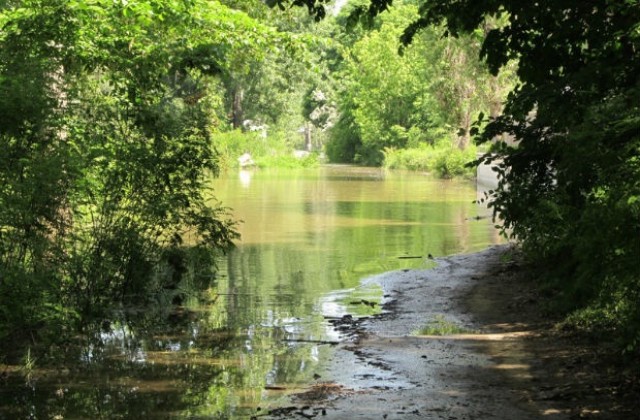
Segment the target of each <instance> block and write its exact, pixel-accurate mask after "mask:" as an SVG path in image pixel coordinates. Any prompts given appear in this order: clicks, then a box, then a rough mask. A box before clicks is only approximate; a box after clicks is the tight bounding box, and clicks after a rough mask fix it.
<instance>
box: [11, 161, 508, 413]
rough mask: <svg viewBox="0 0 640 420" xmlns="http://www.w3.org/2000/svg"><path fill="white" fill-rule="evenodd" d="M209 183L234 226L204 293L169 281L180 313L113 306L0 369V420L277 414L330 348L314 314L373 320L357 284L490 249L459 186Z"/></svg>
mask: <svg viewBox="0 0 640 420" xmlns="http://www.w3.org/2000/svg"><path fill="white" fill-rule="evenodd" d="M213 187H214V190H215V194H216V196H217V198H219V199H220V200H221V201H222V202H223V203H224V204H225V205H227V206H230V207H232V208H233V209H234V215H235V217H236V218H237V219H240V220H243V221H244V222H243V223H242V224H241V225H240V233H241V234H242V240H241V241H240V242H239V243H238V247H237V248H236V249H235V250H233V251H232V252H231V253H230V254H229V255H228V256H227V257H226V258H225V259H224V260H223V261H221V262H220V264H219V265H220V266H219V269H220V271H219V274H218V276H217V278H216V279H215V281H214V283H213V286H212V287H208V288H206V289H204V290H202V289H201V288H199V287H197V286H195V285H193V286H189V285H183V286H182V287H183V289H184V290H183V292H184V294H185V295H186V299H185V301H184V305H183V306H181V307H176V306H172V305H170V304H168V303H164V304H158V305H156V306H153V309H145V310H140V309H138V310H133V309H130V308H129V309H124V308H119V309H118V311H117V312H114V317H113V319H112V320H102V321H100V322H97V323H96V325H95V326H94V328H90V327H88V328H87V329H86V331H85V332H84V333H83V334H81V335H80V336H78V335H75V336H72V337H70V338H69V339H68V340H67V343H66V344H64V345H63V344H60V345H57V346H53V347H52V348H51V349H50V351H49V353H48V354H47V355H45V356H42V357H41V358H40V359H38V360H37V361H36V363H35V367H33V368H32V369H31V370H30V371H29V375H27V374H26V372H25V369H24V367H23V368H19V367H16V366H4V367H3V366H2V365H0V371H3V372H4V374H3V379H2V380H1V381H0V418H28V417H33V418H55V416H59V417H58V418H74V417H75V418H87V417H97V418H129V417H139V418H153V417H159V418H166V417H199V416H202V417H208V418H247V417H249V416H251V415H254V414H256V413H257V412H258V411H257V410H258V407H260V408H261V409H262V410H267V409H268V408H269V407H270V406H274V405H277V404H278V402H279V401H280V400H281V398H282V396H283V391H280V390H274V389H272V388H274V387H276V388H278V389H280V388H284V389H290V390H295V389H299V388H300V387H302V386H304V384H308V383H310V382H312V381H313V378H314V374H315V373H316V372H317V371H319V370H320V369H321V367H322V364H323V363H324V361H326V360H327V359H328V358H329V357H330V352H331V348H330V346H327V345H322V344H319V343H321V342H325V341H333V340H338V339H340V336H339V333H338V332H336V331H335V330H334V329H333V328H331V326H330V325H329V324H328V323H327V322H326V319H325V317H340V316H342V315H344V314H347V313H348V314H352V315H354V316H366V315H371V314H372V313H375V312H376V311H379V305H376V303H379V302H380V299H381V290H380V289H378V288H376V287H375V286H371V285H366V286H365V285H363V283H361V280H362V279H364V278H366V277H367V276H369V275H372V274H376V273H380V272H383V271H389V270H396V269H405V268H423V267H428V266H429V264H430V261H429V260H427V259H426V258H425V256H426V255H427V254H429V253H431V254H433V255H447V254H452V253H460V252H470V251H474V250H478V249H481V248H483V247H485V246H486V245H487V244H489V243H491V242H492V241H494V240H495V236H494V235H495V233H494V230H493V228H492V226H491V224H490V222H489V221H488V220H486V219H484V220H480V221H478V220H476V219H475V218H476V216H478V215H480V216H485V215H486V214H487V212H486V210H485V209H482V208H479V207H477V206H476V205H474V204H472V201H473V200H474V199H475V189H474V188H473V185H470V184H469V183H468V182H464V181H439V180H433V179H431V178H428V177H425V176H421V175H417V174H411V173H386V172H384V171H381V170H379V169H371V168H353V167H339V166H338V167H323V168H319V169H313V170H304V171H296V172H291V171H266V170H256V171H254V172H245V171H241V172H240V174H239V175H238V174H230V175H229V176H227V177H224V178H221V179H218V180H215V181H214V182H213ZM409 257H411V258H409ZM414 257H419V258H414ZM169 301H170V300H169ZM0 362H2V361H0ZM25 378H28V379H29V380H28V381H26V380H25ZM262 412H264V411H262Z"/></svg>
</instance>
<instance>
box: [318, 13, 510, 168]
mask: <svg viewBox="0 0 640 420" xmlns="http://www.w3.org/2000/svg"><path fill="white" fill-rule="evenodd" d="M418 16H419V10H418V8H417V7H416V6H415V5H413V4H410V3H406V4H403V3H398V4H396V5H395V7H394V8H392V9H390V10H389V11H388V13H385V14H383V15H381V16H380V17H378V18H377V21H378V22H379V25H378V26H377V27H376V28H375V29H373V30H371V31H370V32H368V33H365V34H363V35H362V37H361V38H360V39H359V40H357V41H356V42H354V43H353V45H352V46H350V47H349V48H344V49H343V52H342V56H343V63H342V66H341V71H340V73H339V76H338V79H339V80H340V81H339V83H338V88H337V89H336V90H337V92H338V96H337V97H338V110H339V111H340V113H341V117H340V119H339V120H338V123H337V125H336V127H335V128H334V129H333V130H332V132H331V138H330V144H329V145H328V146H327V150H328V151H330V153H329V154H328V156H329V158H330V159H335V160H339V161H345V160H347V161H348V159H349V158H350V157H351V161H352V162H357V163H362V164H367V165H379V164H381V163H382V159H383V154H382V150H384V149H385V148H393V149H404V148H407V147H409V148H419V147H420V145H421V144H425V143H427V144H432V145H433V144H435V142H436V141H437V140H438V139H440V138H442V137H445V136H450V137H451V141H452V143H453V144H454V145H455V146H456V147H457V148H459V149H461V150H464V149H465V148H467V147H468V146H469V145H470V144H471V138H470V133H471V128H472V123H473V121H474V119H475V118H476V117H477V115H478V114H479V113H481V112H484V113H486V114H491V115H494V114H496V113H498V112H499V110H500V104H501V102H502V100H503V99H504V96H505V94H506V90H507V89H506V88H505V86H510V85H511V84H512V83H513V73H512V72H505V73H507V74H509V75H511V77H509V76H503V77H502V78H500V79H499V78H497V77H494V76H492V75H490V74H489V72H488V71H487V69H486V68H484V66H483V64H482V63H481V62H480V61H479V60H478V57H477V56H478V52H479V49H480V41H481V39H482V32H479V33H474V34H471V35H468V36H465V37H462V38H460V39H453V38H443V37H442V32H443V28H442V27H433V28H428V29H425V30H424V31H423V32H422V33H421V34H420V36H419V37H416V38H415V40H414V43H413V44H412V45H410V46H408V47H404V48H402V54H398V50H399V49H401V47H402V44H401V42H400V37H401V34H402V32H403V31H404V30H405V28H406V27H407V26H408V25H409V24H410V23H411V22H412V21H413V20H414V19H416V18H417V17H418ZM390 63H392V65H391V64H390ZM458 132H459V133H460V134H457V135H456V133H458ZM454 158H455V157H454ZM446 168H447V165H446V164H445V165H444V166H442V169H443V171H444V172H445V173H446V172H447V169H446Z"/></svg>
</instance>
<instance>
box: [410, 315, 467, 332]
mask: <svg viewBox="0 0 640 420" xmlns="http://www.w3.org/2000/svg"><path fill="white" fill-rule="evenodd" d="M469 332H471V331H470V330H468V329H466V328H463V327H461V326H459V325H457V324H456V323H455V322H452V321H449V320H447V319H445V317H444V316H443V315H436V316H435V317H434V319H433V321H431V322H430V323H429V324H428V325H426V326H424V327H422V328H421V329H420V330H418V331H417V332H416V335H452V334H465V333H469Z"/></svg>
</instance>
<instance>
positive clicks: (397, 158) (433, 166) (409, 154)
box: [384, 146, 476, 178]
mask: <svg viewBox="0 0 640 420" xmlns="http://www.w3.org/2000/svg"><path fill="white" fill-rule="evenodd" d="M475 156H476V151H475V147H469V148H467V150H465V151H461V150H459V149H458V148H451V146H445V147H431V146H422V147H419V148H412V149H390V148H387V149H385V150H384V166H385V167H386V168H389V169H408V170H412V171H427V172H435V173H436V174H438V176H440V177H441V178H452V177H455V176H469V177H471V176H473V175H474V169H473V168H472V167H469V166H467V165H468V164H469V163H470V162H472V161H473V160H474V159H475Z"/></svg>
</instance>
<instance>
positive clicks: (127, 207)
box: [0, 0, 292, 340]
mask: <svg viewBox="0 0 640 420" xmlns="http://www.w3.org/2000/svg"><path fill="white" fill-rule="evenodd" d="M0 23H1V24H2V29H1V30H0V90H1V91H2V93H3V94H2V95H1V99H0V111H1V112H0V116H1V117H0V123H1V124H0V147H2V148H3V154H2V156H0V294H2V296H5V297H9V298H8V299H2V301H1V302H0V334H1V336H2V338H3V340H4V339H5V338H6V337H9V336H17V335H24V336H28V335H29V332H30V331H40V332H42V331H48V332H49V333H50V334H52V335H54V336H55V335H56V331H59V330H62V329H64V328H68V327H69V325H70V324H73V322H75V321H76V320H77V319H78V316H84V315H88V314H99V313H101V312H103V311H105V310H107V309H108V305H109V304H110V303H113V302H121V303H125V304H126V303H133V302H138V301H139V299H140V297H141V296H142V295H144V293H145V292H147V291H148V290H149V289H152V288H154V287H156V286H157V285H158V284H163V282H164V281H161V280H160V279H161V278H163V276H162V275H160V274H159V272H158V269H159V267H163V266H166V264H169V265H171V264H170V263H169V262H167V261H166V258H167V254H166V253H165V250H166V249H167V248H188V247H193V246H196V247H198V249H207V250H208V251H207V252H209V253H214V254H215V252H217V251H219V250H224V249H227V248H228V247H229V246H231V241H232V239H233V238H234V237H235V233H234V231H233V222H231V221H230V220H228V216H227V212H226V209H225V208H223V207H221V206H219V205H218V204H216V203H215V202H213V201H211V200H207V201H205V196H204V194H205V191H206V190H205V185H206V184H207V183H208V179H209V177H210V176H212V175H215V173H216V172H217V171H218V160H217V159H216V155H215V154H214V152H213V151H214V149H213V146H214V145H213V141H214V137H213V135H212V133H213V130H214V129H216V128H217V127H220V126H221V125H223V121H222V117H221V115H222V114H223V111H222V110H221V104H222V102H223V98H222V97H221V95H220V93H219V86H220V84H219V79H218V78H219V76H220V75H221V74H225V73H228V72H230V71H237V72H241V71H243V69H244V68H245V67H246V66H247V65H248V63H249V62H250V61H253V60H259V59H260V57H264V56H265V55H267V54H268V53H269V51H271V50H272V49H273V48H275V41H276V40H278V41H282V45H283V46H285V47H287V48H288V45H290V44H291V42H292V41H291V38H287V37H286V36H284V35H282V34H279V33H278V32H277V31H275V30H274V29H272V28H269V27H267V26H263V25H260V24H258V23H257V22H256V21H254V20H252V19H251V18H249V17H248V16H247V15H245V14H243V13H240V12H236V11H233V10H231V9H229V8H226V7H224V6H222V5H220V4H219V3H217V2H205V1H194V2H174V1H167V2H155V1H153V2H146V1H143V2H133V3H126V2H125V3H120V2H115V3H114V2H111V1H91V2H85V1H80V0H77V1H72V2H66V1H58V0H46V1H23V2H16V3H14V4H13V5H12V6H11V7H6V8H3V9H2V11H1V12H0ZM25 89H26V90H25ZM174 268H175V267H174ZM185 275H186V273H185ZM43 327H48V328H47V329H44V328H43Z"/></svg>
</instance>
